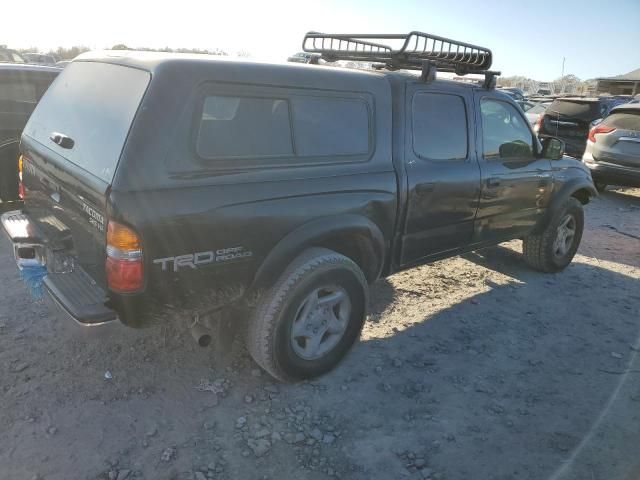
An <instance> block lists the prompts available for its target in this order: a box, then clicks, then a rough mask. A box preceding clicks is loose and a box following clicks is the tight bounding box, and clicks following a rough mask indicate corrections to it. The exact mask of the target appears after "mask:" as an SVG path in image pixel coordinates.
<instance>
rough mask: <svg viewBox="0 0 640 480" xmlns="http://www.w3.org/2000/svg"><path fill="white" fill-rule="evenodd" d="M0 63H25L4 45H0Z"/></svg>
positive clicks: (22, 58)
mask: <svg viewBox="0 0 640 480" xmlns="http://www.w3.org/2000/svg"><path fill="white" fill-rule="evenodd" d="M0 62H1V63H27V61H26V60H25V59H24V57H23V56H22V55H20V54H19V53H18V52H16V51H15V50H11V49H9V48H7V47H5V46H4V45H0Z"/></svg>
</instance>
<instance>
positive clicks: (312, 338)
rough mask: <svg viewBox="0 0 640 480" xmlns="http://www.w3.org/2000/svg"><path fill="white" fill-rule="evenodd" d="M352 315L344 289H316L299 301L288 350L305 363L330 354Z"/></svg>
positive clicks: (332, 286)
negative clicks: (290, 348)
mask: <svg viewBox="0 0 640 480" xmlns="http://www.w3.org/2000/svg"><path fill="white" fill-rule="evenodd" d="M350 315H351V301H350V300H349V295H348V294H347V292H346V290H345V289H343V288H342V287H339V286H337V285H330V286H325V287H321V288H316V289H315V290H313V291H312V292H311V293H310V294H309V295H307V296H306V297H305V298H304V300H303V301H302V302H301V304H300V307H298V310H297V312H296V316H295V318H294V320H293V323H292V324H291V347H292V348H293V351H294V352H295V353H296V354H297V355H298V356H299V357H301V358H303V359H305V360H317V359H318V358H321V357H323V356H325V355H326V354H327V353H329V352H330V351H331V350H332V349H333V348H334V347H335V346H336V345H337V344H338V342H339V341H340V339H341V338H342V337H343V336H344V332H345V331H346V329H347V325H348V323H349V317H350Z"/></svg>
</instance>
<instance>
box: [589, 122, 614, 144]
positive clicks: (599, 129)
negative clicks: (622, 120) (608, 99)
mask: <svg viewBox="0 0 640 480" xmlns="http://www.w3.org/2000/svg"><path fill="white" fill-rule="evenodd" d="M614 130H615V128H613V127H609V126H608V125H602V124H600V125H596V126H595V127H593V128H592V129H591V130H589V140H591V141H592V142H595V141H596V134H597V133H611V132H613V131H614Z"/></svg>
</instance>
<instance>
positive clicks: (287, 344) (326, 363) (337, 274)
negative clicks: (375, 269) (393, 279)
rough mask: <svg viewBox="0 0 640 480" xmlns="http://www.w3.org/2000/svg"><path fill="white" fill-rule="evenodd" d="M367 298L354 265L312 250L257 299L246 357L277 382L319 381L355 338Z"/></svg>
mask: <svg viewBox="0 0 640 480" xmlns="http://www.w3.org/2000/svg"><path fill="white" fill-rule="evenodd" d="M367 296H368V287H367V282H366V279H365V277H364V274H363V273H362V271H361V270H360V268H359V267H358V266H357V265H356V264H355V263H354V262H353V261H352V260H350V259H349V258H347V257H345V256H344V255H340V254H339V253H336V252H334V251H332V250H328V249H325V248H310V249H308V250H306V251H305V252H303V253H302V254H301V255H300V256H299V257H297V258H296V259H295V260H294V261H293V262H291V264H290V265H289V266H288V267H287V269H286V270H285V271H284V273H283V274H282V275H281V276H280V278H279V279H278V280H277V282H276V283H275V285H274V286H273V287H272V288H270V289H269V290H267V291H266V292H264V293H263V294H262V295H261V296H260V299H259V300H258V304H257V306H256V308H255V310H254V311H253V315H252V318H251V319H250V321H249V325H248V331H247V348H248V350H249V353H250V354H251V356H252V357H253V359H254V360H255V361H256V363H258V364H259V365H260V366H261V367H262V368H264V369H265V370H266V371H267V372H269V373H270V374H271V375H272V376H274V377H275V378H277V379H278V380H282V381H296V380H302V379H305V378H312V377H317V376H318V375H322V374H323V373H326V372H328V371H329V370H331V369H332V368H334V367H335V366H336V365H337V364H338V363H339V362H340V360H341V359H342V358H343V357H344V356H345V354H346V353H347V352H348V350H349V348H350V347H351V346H352V345H353V343H354V342H355V340H356V339H357V338H358V336H359V334H360V330H361V329H362V325H363V323H364V320H365V317H366V307H367Z"/></svg>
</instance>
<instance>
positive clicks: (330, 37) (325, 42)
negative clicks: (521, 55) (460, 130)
mask: <svg viewBox="0 0 640 480" xmlns="http://www.w3.org/2000/svg"><path fill="white" fill-rule="evenodd" d="M389 41H391V42H395V43H396V44H400V42H402V44H401V46H400V47H399V48H395V49H394V48H393V47H391V46H390V45H388V44H387V43H388V42H389ZM302 49H303V50H304V51H305V52H309V53H319V54H320V55H322V58H323V59H324V60H326V61H328V62H335V61H337V60H350V61H361V62H374V63H381V64H383V65H384V66H385V67H386V68H388V69H389V70H398V69H410V70H422V78H423V79H424V80H430V79H432V78H433V76H434V74H435V69H437V70H440V71H443V72H454V73H456V74H457V75H466V74H468V73H479V74H485V76H486V77H487V78H486V79H485V84H491V83H495V77H496V76H497V75H499V74H500V73H499V72H491V71H489V68H490V67H491V62H492V55H491V50H489V49H488V48H484V47H479V46H477V45H472V44H470V43H465V42H459V41H457V40H451V39H449V38H445V37H439V36H437V35H431V34H429V33H423V32H417V31H413V32H409V33H408V34H375V33H373V34H372V33H366V34H326V33H319V32H309V33H307V34H306V35H305V37H304V40H303V42H302ZM434 67H435V68H434Z"/></svg>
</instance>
